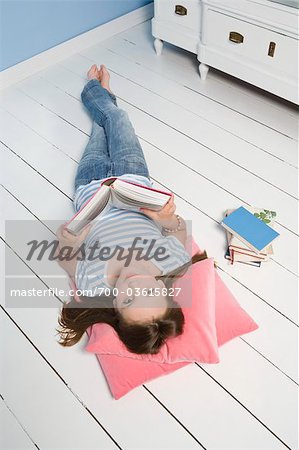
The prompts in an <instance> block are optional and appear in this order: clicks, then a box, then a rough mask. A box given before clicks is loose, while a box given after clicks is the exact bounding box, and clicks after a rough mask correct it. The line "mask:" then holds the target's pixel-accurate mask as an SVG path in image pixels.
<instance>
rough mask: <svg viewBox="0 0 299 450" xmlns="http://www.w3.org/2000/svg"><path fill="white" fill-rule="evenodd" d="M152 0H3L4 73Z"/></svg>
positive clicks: (0, 45) (0, 57)
mask: <svg viewBox="0 0 299 450" xmlns="http://www.w3.org/2000/svg"><path fill="white" fill-rule="evenodd" d="M150 2H151V0H85V1H84V0H35V1H32V0H0V30H1V31H0V33H1V34H0V70H4V69H6V68H7V67H10V66H13V65H14V64H17V63H18V62H21V61H24V60H25V59H28V58H30V57H31V56H34V55H36V54H38V53H40V52H42V51H44V50H47V49H49V48H51V47H54V46H55V45H57V44H60V43H61V42H64V41H66V40H68V39H71V38H73V37H75V36H78V35H79V34H81V33H84V32H85V31H88V30H91V29H92V28H95V27H97V26H98V25H102V24H103V23H106V22H109V21H110V20H112V19H115V18H116V17H119V16H122V15H123V14H126V13H128V12H129V11H133V10H134V9H136V8H139V7H141V6H144V5H146V4H147V3H150Z"/></svg>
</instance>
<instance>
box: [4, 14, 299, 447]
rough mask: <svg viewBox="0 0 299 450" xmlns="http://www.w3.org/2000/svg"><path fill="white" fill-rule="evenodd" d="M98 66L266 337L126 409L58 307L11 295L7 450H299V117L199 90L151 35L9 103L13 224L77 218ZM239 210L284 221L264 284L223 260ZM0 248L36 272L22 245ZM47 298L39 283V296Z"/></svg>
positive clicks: (273, 105) (93, 55)
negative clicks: (61, 326) (227, 215)
mask: <svg viewBox="0 0 299 450" xmlns="http://www.w3.org/2000/svg"><path fill="white" fill-rule="evenodd" d="M94 62H96V63H98V64H100V63H105V64H106V65H107V67H108V68H109V69H110V72H111V75H112V77H111V85H112V89H113V91H114V92H115V94H116V95H117V97H118V103H119V106H120V107H121V108H123V109H125V110H126V111H128V113H129V115H130V118H131V120H132V123H133V125H134V127H135V130H136V133H137V134H138V136H139V138H140V141H141V144H142V146H143V149H144V152H145V155H146V158H147V161H148V163H149V167H150V171H151V175H152V178H153V179H154V180H155V182H156V183H157V185H162V186H164V187H167V188H169V189H171V190H172V191H173V192H174V193H175V194H176V199H177V208H178V211H179V212H180V213H181V215H183V216H184V217H185V218H187V219H192V221H193V234H194V236H195V238H196V239H197V241H198V243H199V245H200V246H201V247H202V248H206V249H207V251H208V254H209V255H211V256H214V257H215V259H216V260H217V261H218V264H219V265H220V275H221V276H222V278H223V279H224V281H225V282H226V283H227V285H228V286H229V288H230V289H231V290H232V291H233V293H234V294H235V296H236V297H237V299H238V300H239V302H240V304H241V306H242V307H243V308H245V309H246V310H247V311H248V312H249V313H250V314H251V315H252V317H253V318H254V319H255V320H256V322H257V323H258V324H259V326H260V328H259V329H258V330H257V331H255V332H253V333H252V334H248V335H245V336H244V337H242V338H238V339H235V340H233V341H232V342H230V343H228V344H227V345H225V346H224V347H222V348H221V351H220V358H221V363H220V364H218V365H198V364H193V365H190V366H187V367H185V368H183V369H180V370H179V371H177V372H175V373H173V374H171V375H168V376H166V377H163V378H160V379H157V380H154V381H152V382H150V383H147V384H146V385H144V386H142V387H140V388H138V389H136V390H135V391H132V392H131V393H130V394H128V395H127V396H126V397H124V398H122V399H120V400H118V401H115V400H113V399H112V398H111V395H110V393H109V390H108V387H107V385H106V382H105V379H104V376H103V374H102V373H101V370H100V369H99V366H98V363H97V361H96V358H95V357H94V355H92V354H89V353H86V352H83V351H82V349H83V347H84V345H85V343H86V338H84V341H82V342H81V343H80V345H78V346H76V347H72V348H70V349H64V348H62V347H61V346H59V345H58V344H57V342H56V339H57V338H56V337H55V328H56V326H57V311H58V308H59V306H60V303H59V299H58V298H53V308H40V309H37V308H35V309H28V308H23V309H12V308H7V307H6V306H5V300H4V296H2V297H1V303H2V307H1V308H2V309H1V326H2V333H3V337H2V343H3V345H2V367H3V371H2V375H3V376H2V386H1V395H2V399H1V414H2V417H3V423H4V427H3V430H4V433H3V435H4V437H3V438H2V439H3V444H2V447H3V448H4V449H8V448H10V449H17V448H18V449H21V448H22V449H24V448H26V449H27V448H28V449H33V448H39V449H43V450H45V449H61V450H66V449H72V450H74V449H82V450H85V449H91V448H93V449H112V448H113V449H115V448H121V449H128V450H131V449H138V450H141V449H150V450H153V449H191V448H192V449H193V448H194V449H195V448H204V449H208V450H212V449H213V450H224V449H229V450H245V449H246V450H249V449H250V450H276V449H284V448H290V449H297V447H298V442H297V346H296V337H297V330H298V325H297V322H298V315H297V295H296V289H297V277H296V273H297V252H296V248H297V245H296V244H297V235H296V233H297V215H296V213H297V200H296V197H297V169H296V166H297V151H298V147H297V144H298V143H297V139H298V128H297V120H298V116H297V112H296V109H295V107H294V106H293V105H291V104H289V103H287V102H285V101H283V100H280V99H278V98H276V97H274V96H272V95H268V94H266V93H264V92H262V91H260V90H258V89H256V88H254V87H252V86H250V85H247V84H245V83H242V82H241V81H238V80H236V79H233V78H232V77H228V76H226V75H225V74H222V73H220V72H217V71H214V70H211V72H210V73H209V76H208V78H207V81H206V82H200V80H199V76H198V73H197V61H196V56H195V55H192V54H189V53H187V52H185V51H182V50H180V49H177V48H175V47H172V46H170V45H165V47H164V49H163V54H162V56H161V57H157V56H156V55H155V53H154V50H153V45H152V37H151V34H150V23H149V22H147V23H144V24H142V25H138V26H136V27H134V28H132V29H130V30H128V31H126V32H123V33H122V34H120V35H117V36H115V37H113V38H111V39H109V40H107V41H105V42H102V43H101V44H99V45H95V46H94V47H92V48H89V49H87V50H86V51H84V52H83V53H81V54H77V55H75V56H72V57H71V58H69V59H67V60H65V61H63V62H62V63H60V64H57V65H55V66H52V67H51V68H50V69H47V70H45V71H44V72H41V73H39V74H38V75H36V76H32V77H30V78H27V79H26V80H25V81H22V82H20V83H19V84H17V85H14V86H13V87H11V88H9V89H7V90H5V91H4V92H3V93H2V95H1V99H0V107H1V123H2V127H1V128H2V130H1V141H2V144H1V150H2V151H1V154H2V163H1V169H2V183H3V187H2V188H1V197H2V201H3V204H4V209H5V212H4V213H5V217H6V218H7V219H31V220H32V219H34V218H37V219H38V220H39V221H40V226H41V228H44V231H45V233H46V231H47V230H46V228H45V225H44V221H45V219H67V218H68V217H69V216H70V215H71V214H72V202H71V198H72V195H73V179H74V175H75V171H76V167H77V163H78V160H79V158H80V155H81V153H82V151H83V149H84V147H85V145H86V143H87V140H88V135H89V132H90V129H91V121H90V118H89V117H88V115H87V113H86V112H85V110H84V108H83V106H82V104H81V102H80V93H81V90H82V88H83V85H84V82H85V73H86V71H87V69H88V67H89V66H90V65H91V64H92V63H94ZM42 198H43V199H44V201H42ZM241 204H248V205H255V206H260V207H265V208H269V209H274V210H276V211H277V212H278V215H279V218H278V224H277V230H278V231H279V232H280V233H281V236H280V238H279V239H278V240H277V241H276V242H275V245H274V250H275V255H274V257H273V260H272V261H271V262H269V263H268V264H265V265H264V266H263V267H262V268H260V269H257V268H255V267H250V266H245V265H242V264H239V265H234V266H233V267H231V266H230V265H229V264H228V263H227V261H226V260H225V259H224V257H223V254H224V250H225V233H224V232H223V230H222V228H221V227H220V226H219V222H220V221H221V219H222V216H223V212H224V211H225V209H227V208H233V207H237V206H239V205H241ZM1 227H2V230H1V231H2V235H3V236H4V228H3V227H4V224H3V222H2V224H1ZM53 231H55V230H53ZM0 242H1V250H2V252H4V249H5V247H6V248H7V249H8V252H13V254H14V257H15V262H16V264H24V262H23V259H24V255H22V254H20V253H19V249H18V248H17V247H16V243H15V242H12V241H9V242H5V237H3V240H1V241H0ZM27 264H28V266H27V271H28V274H29V275H30V274H31V275H32V273H33V268H32V267H31V266H30V262H29V263H28V262H27ZM2 265H3V261H2ZM2 276H3V277H4V268H3V270H2ZM47 283H48V281H47V279H46V278H44V276H43V275H42V274H38V273H36V285H37V286H40V287H41V288H44V287H45V286H48V284H47ZM49 287H54V286H49Z"/></svg>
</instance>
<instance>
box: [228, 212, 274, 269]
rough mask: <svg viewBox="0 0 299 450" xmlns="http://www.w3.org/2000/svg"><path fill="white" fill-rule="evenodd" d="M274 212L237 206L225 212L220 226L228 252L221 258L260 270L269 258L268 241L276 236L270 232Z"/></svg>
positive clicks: (269, 246)
mask: <svg viewBox="0 0 299 450" xmlns="http://www.w3.org/2000/svg"><path fill="white" fill-rule="evenodd" d="M275 220H276V212H275V211H270V210H267V209H259V208H252V207H249V206H246V208H245V207H243V206H241V207H240V208H238V209H228V210H227V211H226V212H225V217H224V219H223V221H222V223H221V225H222V226H223V227H224V228H225V229H226V234H227V243H228V248H227V251H226V253H225V258H226V259H228V260H230V261H231V264H234V263H235V262H240V263H243V264H249V265H251V266H257V267H260V266H261V263H262V262H266V261H269V259H270V257H271V256H272V255H273V246H272V241H273V240H274V239H276V238H277V237H278V236H279V233H277V231H275V230H274V229H273V226H274V223H275Z"/></svg>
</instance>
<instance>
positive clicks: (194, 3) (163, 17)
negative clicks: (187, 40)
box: [155, 0, 200, 33]
mask: <svg viewBox="0 0 299 450" xmlns="http://www.w3.org/2000/svg"><path fill="white" fill-rule="evenodd" d="M155 18H156V19H157V20H159V21H166V22H170V23H172V24H173V25H179V26H183V27H186V28H189V29H191V30H193V31H195V32H198V33H199V27H200V0H177V1H176V0H156V1H155Z"/></svg>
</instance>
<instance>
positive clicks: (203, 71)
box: [198, 63, 209, 80]
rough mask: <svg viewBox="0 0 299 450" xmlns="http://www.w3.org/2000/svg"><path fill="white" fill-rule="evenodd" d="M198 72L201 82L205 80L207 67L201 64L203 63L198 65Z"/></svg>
mask: <svg viewBox="0 0 299 450" xmlns="http://www.w3.org/2000/svg"><path fill="white" fill-rule="evenodd" d="M198 71H199V75H200V78H201V80H205V79H206V78H207V74H208V71H209V66H207V65H206V64H203V63H199V66H198Z"/></svg>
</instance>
